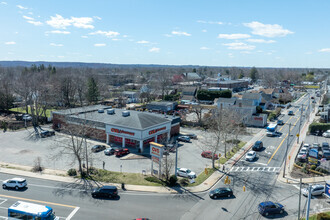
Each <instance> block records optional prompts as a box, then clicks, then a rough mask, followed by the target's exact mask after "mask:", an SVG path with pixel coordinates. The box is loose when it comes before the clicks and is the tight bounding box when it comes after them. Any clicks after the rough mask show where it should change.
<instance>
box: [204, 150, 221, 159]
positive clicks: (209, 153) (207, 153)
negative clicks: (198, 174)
mask: <svg viewBox="0 0 330 220" xmlns="http://www.w3.org/2000/svg"><path fill="white" fill-rule="evenodd" d="M202 157H205V158H210V159H212V152H211V151H203V152H202ZM217 159H219V157H218V154H214V160H217Z"/></svg>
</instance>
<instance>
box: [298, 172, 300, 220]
mask: <svg viewBox="0 0 330 220" xmlns="http://www.w3.org/2000/svg"><path fill="white" fill-rule="evenodd" d="M300 204H301V177H300V184H299V205H298V220H300Z"/></svg>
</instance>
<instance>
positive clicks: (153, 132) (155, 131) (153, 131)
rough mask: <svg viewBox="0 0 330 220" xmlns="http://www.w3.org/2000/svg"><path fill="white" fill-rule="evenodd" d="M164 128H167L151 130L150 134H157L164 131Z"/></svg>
mask: <svg viewBox="0 0 330 220" xmlns="http://www.w3.org/2000/svg"><path fill="white" fill-rule="evenodd" d="M162 130H166V127H162V128H157V129H153V130H151V131H149V135H152V134H155V133H157V132H158V131H162Z"/></svg>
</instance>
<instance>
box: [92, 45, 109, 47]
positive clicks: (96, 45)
mask: <svg viewBox="0 0 330 220" xmlns="http://www.w3.org/2000/svg"><path fill="white" fill-rule="evenodd" d="M94 46H95V47H105V46H106V44H94Z"/></svg>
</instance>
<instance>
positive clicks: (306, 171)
mask: <svg viewBox="0 0 330 220" xmlns="http://www.w3.org/2000/svg"><path fill="white" fill-rule="evenodd" d="M301 171H302V172H303V173H309V172H308V168H307V164H304V166H303V168H301Z"/></svg>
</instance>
